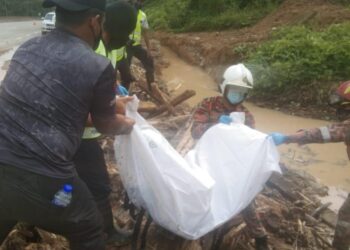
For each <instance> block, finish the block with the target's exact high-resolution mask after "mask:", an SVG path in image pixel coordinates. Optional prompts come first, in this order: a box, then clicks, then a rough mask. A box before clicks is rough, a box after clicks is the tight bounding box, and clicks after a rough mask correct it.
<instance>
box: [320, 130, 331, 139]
mask: <svg viewBox="0 0 350 250" xmlns="http://www.w3.org/2000/svg"><path fill="white" fill-rule="evenodd" d="M319 129H320V131H321V135H322V139H323V141H324V142H329V141H330V140H331V133H330V132H329V129H328V127H321V128H319Z"/></svg>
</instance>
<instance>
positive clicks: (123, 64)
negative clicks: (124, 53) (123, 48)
mask: <svg viewBox="0 0 350 250" xmlns="http://www.w3.org/2000/svg"><path fill="white" fill-rule="evenodd" d="M117 70H118V71H119V73H120V79H121V81H122V85H123V86H124V87H125V88H126V89H129V88H130V84H131V82H132V81H133V78H132V75H131V72H130V65H129V63H128V60H127V59H126V58H123V59H122V60H120V61H118V62H117Z"/></svg>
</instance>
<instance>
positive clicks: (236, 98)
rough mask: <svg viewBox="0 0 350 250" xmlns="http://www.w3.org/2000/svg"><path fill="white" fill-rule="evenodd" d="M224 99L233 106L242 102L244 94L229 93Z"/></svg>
mask: <svg viewBox="0 0 350 250" xmlns="http://www.w3.org/2000/svg"><path fill="white" fill-rule="evenodd" d="M226 97H227V100H228V102H229V103H231V104H232V105H235V104H238V103H241V102H242V101H243V100H244V98H245V94H243V93H239V92H233V91H229V92H228V93H227V96H226Z"/></svg>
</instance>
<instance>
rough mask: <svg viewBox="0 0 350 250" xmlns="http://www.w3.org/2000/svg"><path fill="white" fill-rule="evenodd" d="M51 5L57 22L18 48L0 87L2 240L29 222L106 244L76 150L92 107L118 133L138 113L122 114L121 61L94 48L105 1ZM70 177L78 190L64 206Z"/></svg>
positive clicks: (54, 1) (96, 245) (76, 240)
mask: <svg viewBox="0 0 350 250" xmlns="http://www.w3.org/2000/svg"><path fill="white" fill-rule="evenodd" d="M44 6H45V7H53V6H56V26H57V28H56V29H55V30H54V31H52V32H50V33H49V34H47V35H45V36H41V37H36V38H33V39H31V40H29V41H27V42H26V43H24V44H23V45H21V46H20V47H19V48H18V49H17V51H16V52H15V54H14V56H13V58H12V60H11V63H10V66H9V70H8V72H7V74H6V76H5V79H4V80H3V82H2V85H1V88H0V117H1V122H0V242H3V240H4V239H5V238H6V237H7V235H8V233H9V232H10V231H11V230H12V228H13V226H14V225H15V224H16V223H17V222H26V223H28V224H31V225H34V226H37V227H40V228H42V229H45V230H47V231H50V232H53V233H57V234H60V235H63V236H65V237H66V238H67V239H68V241H69V243H70V248H71V249H73V250H83V249H84V250H102V249H105V240H104V234H103V219H102V216H101V214H100V213H99V211H98V208H97V206H96V203H95V201H94V198H93V196H92V194H91V192H90V191H89V189H88V188H87V186H86V184H85V183H84V182H83V181H82V180H81V178H80V177H79V176H78V175H77V172H76V169H75V166H74V163H73V157H74V155H75V153H76V151H77V149H78V147H79V145H80V142H81V137H82V134H83V131H84V126H85V123H86V120H87V117H88V115H89V114H90V115H91V118H92V122H93V123H94V125H95V127H96V128H97V129H98V130H99V131H100V132H101V133H106V134H112V135H115V134H128V133H130V132H131V130H132V127H133V124H134V121H133V120H132V119H129V118H127V117H125V116H123V115H116V107H115V106H116V104H115V94H114V84H115V80H116V79H115V72H114V69H113V67H112V65H111V64H110V62H109V61H108V60H107V59H106V58H105V57H102V56H99V55H97V54H96V53H95V52H94V49H95V48H96V47H97V45H98V43H99V41H100V36H101V25H102V21H103V16H104V10H105V1H103V0H90V1H83V0H65V1H61V0H46V1H45V2H44ZM123 42H124V43H125V42H126V41H123ZM118 43H119V42H117V41H112V43H111V44H112V45H111V46H112V47H115V48H118V47H120V45H118ZM66 184H69V185H70V186H71V187H72V188H73V190H72V197H71V199H70V200H69V203H68V204H66V205H65V206H63V207H62V206H57V205H56V204H54V203H53V200H54V197H55V194H57V193H58V192H59V191H60V190H62V188H63V186H65V185H66Z"/></svg>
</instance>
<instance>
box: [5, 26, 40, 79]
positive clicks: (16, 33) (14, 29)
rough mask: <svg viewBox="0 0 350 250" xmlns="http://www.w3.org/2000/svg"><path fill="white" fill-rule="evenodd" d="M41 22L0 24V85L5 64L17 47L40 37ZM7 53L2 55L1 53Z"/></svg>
mask: <svg viewBox="0 0 350 250" xmlns="http://www.w3.org/2000/svg"><path fill="white" fill-rule="evenodd" d="M40 28H41V21H38V20H36V21H23V22H2V23H1V22H0V84H1V81H2V79H3V78H4V76H5V74H6V67H5V64H6V62H8V61H9V60H10V59H11V57H12V55H13V53H14V51H15V50H16V48H17V46H18V45H20V44H22V43H23V42H25V41H27V40H28V39H29V38H31V37H34V36H38V35H40ZM7 50H9V51H8V52H6V53H4V54H2V52H3V51H7Z"/></svg>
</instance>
